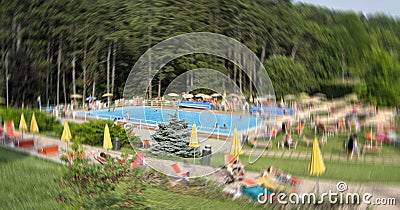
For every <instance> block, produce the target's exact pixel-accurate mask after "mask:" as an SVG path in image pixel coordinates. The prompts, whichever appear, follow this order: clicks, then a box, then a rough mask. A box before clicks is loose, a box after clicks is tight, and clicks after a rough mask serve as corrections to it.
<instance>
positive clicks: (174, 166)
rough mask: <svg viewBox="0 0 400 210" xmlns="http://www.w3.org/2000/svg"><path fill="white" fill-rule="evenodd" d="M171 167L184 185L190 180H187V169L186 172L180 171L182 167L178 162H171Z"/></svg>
mask: <svg viewBox="0 0 400 210" xmlns="http://www.w3.org/2000/svg"><path fill="white" fill-rule="evenodd" d="M171 169H172V171H173V172H174V173H175V174H176V175H177V176H178V177H179V178H181V179H180V180H183V181H184V182H185V183H186V185H189V184H190V182H189V171H186V172H183V173H182V169H181V167H180V166H179V165H178V163H174V164H172V165H171Z"/></svg>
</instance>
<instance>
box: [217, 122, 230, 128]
mask: <svg viewBox="0 0 400 210" xmlns="http://www.w3.org/2000/svg"><path fill="white" fill-rule="evenodd" d="M215 128H219V125H218V123H216V124H215ZM222 129H228V127H226V124H224V126H223V127H222Z"/></svg>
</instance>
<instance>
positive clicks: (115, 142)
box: [112, 137, 121, 151]
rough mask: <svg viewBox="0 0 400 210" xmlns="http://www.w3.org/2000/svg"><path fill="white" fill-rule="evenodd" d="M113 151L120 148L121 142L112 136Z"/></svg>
mask: <svg viewBox="0 0 400 210" xmlns="http://www.w3.org/2000/svg"><path fill="white" fill-rule="evenodd" d="M112 149H113V150H114V151H117V150H120V149H121V142H120V140H119V138H118V137H115V138H114V142H113V148H112Z"/></svg>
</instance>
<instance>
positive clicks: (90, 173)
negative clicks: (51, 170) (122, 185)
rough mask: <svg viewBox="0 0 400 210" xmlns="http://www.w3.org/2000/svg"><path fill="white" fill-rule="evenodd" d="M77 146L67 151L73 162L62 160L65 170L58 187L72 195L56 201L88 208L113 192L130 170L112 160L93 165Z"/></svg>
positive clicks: (63, 196)
mask: <svg viewBox="0 0 400 210" xmlns="http://www.w3.org/2000/svg"><path fill="white" fill-rule="evenodd" d="M78 154H84V152H83V150H82V149H81V148H80V147H79V145H78V144H74V146H73V147H72V151H67V155H68V156H73V157H74V158H73V161H71V160H70V159H68V158H62V160H63V161H65V162H67V163H68V165H67V170H66V171H65V173H64V175H63V177H62V178H61V179H60V181H59V183H60V186H62V187H63V188H64V191H66V192H73V193H72V194H60V195H59V197H58V200H61V201H64V202H67V203H70V204H71V205H73V206H79V207H85V206H86V207H89V206H92V205H95V204H96V203H92V202H90V201H91V200H96V199H99V198H101V197H103V196H104V194H106V193H110V191H113V190H115V188H116V186H117V184H118V183H119V180H120V179H122V178H123V177H125V176H126V175H128V173H129V172H130V169H129V167H128V166H127V165H125V164H119V163H118V162H117V161H114V159H112V158H108V159H107V164H105V165H100V164H93V163H91V162H90V160H89V159H87V158H82V157H81V156H80V155H78ZM100 200H101V199H100Z"/></svg>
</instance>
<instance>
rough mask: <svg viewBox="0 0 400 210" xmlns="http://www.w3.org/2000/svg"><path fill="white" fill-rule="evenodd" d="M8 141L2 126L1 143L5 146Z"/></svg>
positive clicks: (0, 126)
mask: <svg viewBox="0 0 400 210" xmlns="http://www.w3.org/2000/svg"><path fill="white" fill-rule="evenodd" d="M5 140H6V134H5V133H4V128H3V126H2V125H0V141H1V143H2V144H3V143H4V142H5Z"/></svg>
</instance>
